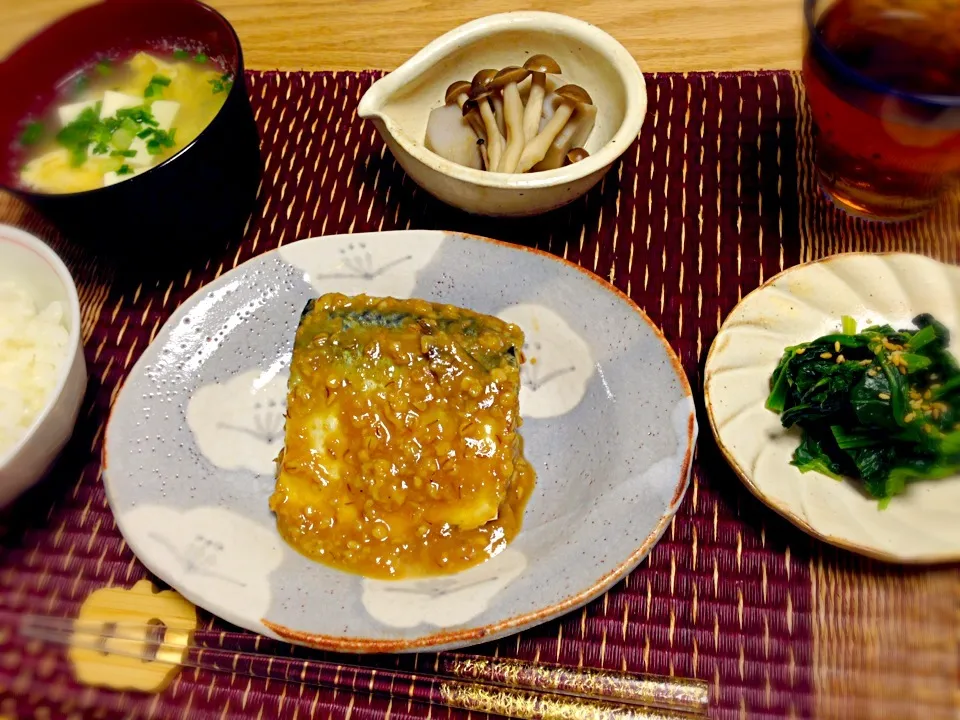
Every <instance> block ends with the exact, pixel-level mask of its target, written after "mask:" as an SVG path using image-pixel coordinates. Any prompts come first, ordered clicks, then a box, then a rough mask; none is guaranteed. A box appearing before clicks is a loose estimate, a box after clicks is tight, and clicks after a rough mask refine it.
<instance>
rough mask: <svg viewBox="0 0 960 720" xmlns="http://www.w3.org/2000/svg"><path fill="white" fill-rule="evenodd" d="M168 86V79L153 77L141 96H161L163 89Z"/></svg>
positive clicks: (160, 76) (159, 76) (158, 76)
mask: <svg viewBox="0 0 960 720" xmlns="http://www.w3.org/2000/svg"><path fill="white" fill-rule="evenodd" d="M169 84H170V78H168V77H164V76H163V75H154V76H153V77H152V78H150V82H149V83H148V84H147V87H146V89H145V90H144V91H143V96H144V97H145V98H147V97H153V96H154V95H162V94H163V88H165V87H166V86H167V85H169Z"/></svg>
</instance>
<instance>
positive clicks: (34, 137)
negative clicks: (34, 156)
mask: <svg viewBox="0 0 960 720" xmlns="http://www.w3.org/2000/svg"><path fill="white" fill-rule="evenodd" d="M42 136H43V123H42V122H39V121H35V122H32V123H28V124H27V126H26V127H25V128H24V129H23V133H21V135H20V144H21V145H34V144H36V143H37V142H38V141H39V140H40V138H41V137H42Z"/></svg>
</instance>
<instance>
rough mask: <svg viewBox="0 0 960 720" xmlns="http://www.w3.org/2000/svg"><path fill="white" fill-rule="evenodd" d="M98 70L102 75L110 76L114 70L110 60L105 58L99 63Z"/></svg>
mask: <svg viewBox="0 0 960 720" xmlns="http://www.w3.org/2000/svg"><path fill="white" fill-rule="evenodd" d="M96 69H97V72H98V73H100V74H101V75H109V74H110V71H111V70H112V69H113V68H112V67H111V63H110V59H109V58H104V59H103V60H101V61H100V62H98V63H97V64H96Z"/></svg>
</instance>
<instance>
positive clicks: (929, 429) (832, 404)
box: [767, 314, 960, 508]
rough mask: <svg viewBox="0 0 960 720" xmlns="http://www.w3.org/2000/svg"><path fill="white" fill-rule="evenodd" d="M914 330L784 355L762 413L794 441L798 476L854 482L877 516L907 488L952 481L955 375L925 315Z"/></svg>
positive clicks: (959, 403) (957, 450) (846, 334)
mask: <svg viewBox="0 0 960 720" xmlns="http://www.w3.org/2000/svg"><path fill="white" fill-rule="evenodd" d="M913 324H914V326H915V328H914V329H907V330H895V329H894V328H893V327H891V326H890V325H875V326H871V327H868V328H865V329H864V330H862V331H861V332H857V330H856V323H855V322H854V320H853V319H852V318H849V317H845V318H843V331H842V332H840V333H837V334H831V335H825V336H823V337H820V338H817V339H816V340H813V341H812V342H807V343H802V344H800V345H795V346H793V347H788V348H786V350H785V351H784V354H783V356H782V358H781V359H780V362H779V363H778V365H777V368H776V370H774V373H773V376H772V377H771V380H770V395H769V397H768V398H767V408H768V409H769V410H772V411H774V412H776V413H778V414H779V415H780V420H781V423H782V424H783V426H784V427H786V428H791V427H794V426H796V427H798V428H799V429H801V430H802V439H801V442H800V445H799V447H798V448H797V449H796V451H795V452H794V455H793V461H792V464H793V465H795V466H796V467H797V468H798V469H799V470H800V471H801V472H803V473H807V472H817V473H820V474H822V475H826V476H828V477H832V478H834V479H837V480H839V479H841V478H842V477H844V476H847V477H852V478H855V479H858V480H859V481H860V482H861V483H862V485H863V487H864V489H865V490H866V491H867V493H869V495H870V496H871V497H874V498H876V499H878V500H879V501H880V507H881V508H883V507H886V506H887V505H888V504H889V502H890V500H891V499H892V498H893V497H894V496H896V495H898V494H900V493H902V492H904V491H905V490H906V487H907V485H908V484H909V483H911V482H915V481H918V480H935V479H940V478H944V477H948V476H950V475H954V474H957V473H960V366H958V364H957V360H956V359H955V358H954V357H953V355H952V354H951V353H950V352H949V351H948V349H947V348H948V346H949V343H950V333H949V331H948V330H947V328H946V327H945V326H944V325H943V324H942V323H940V322H938V321H937V320H936V319H935V318H934V317H933V316H932V315H928V314H924V315H918V316H917V317H916V318H914V320H913Z"/></svg>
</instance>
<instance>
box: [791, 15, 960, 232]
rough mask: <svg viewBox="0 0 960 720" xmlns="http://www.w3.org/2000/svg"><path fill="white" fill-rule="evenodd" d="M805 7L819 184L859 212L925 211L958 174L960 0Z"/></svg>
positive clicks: (806, 69) (896, 216)
mask: <svg viewBox="0 0 960 720" xmlns="http://www.w3.org/2000/svg"><path fill="white" fill-rule="evenodd" d="M804 3H805V6H804V11H805V14H806V25H807V34H806V51H805V54H804V59H803V79H804V84H805V86H806V92H807V98H808V100H809V102H810V109H811V111H812V113H813V120H814V124H815V133H816V135H815V144H816V157H817V159H816V166H817V177H818V180H819V183H820V186H821V187H822V188H823V191H824V192H825V193H826V194H827V196H828V197H829V198H830V199H831V200H832V201H833V202H834V203H835V204H836V205H838V206H839V207H841V208H843V209H844V210H846V211H847V212H849V213H852V214H854V215H858V216H862V217H866V218H869V219H874V220H888V221H895V220H905V219H909V218H912V217H917V216H919V215H922V214H923V213H924V212H925V211H926V210H927V209H928V208H929V207H930V206H931V205H933V204H934V203H935V202H936V201H937V199H938V198H939V196H940V195H941V194H942V193H943V191H944V190H945V188H946V187H947V186H948V185H949V184H950V183H953V182H956V181H957V179H958V178H960V2H957V0H804Z"/></svg>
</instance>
